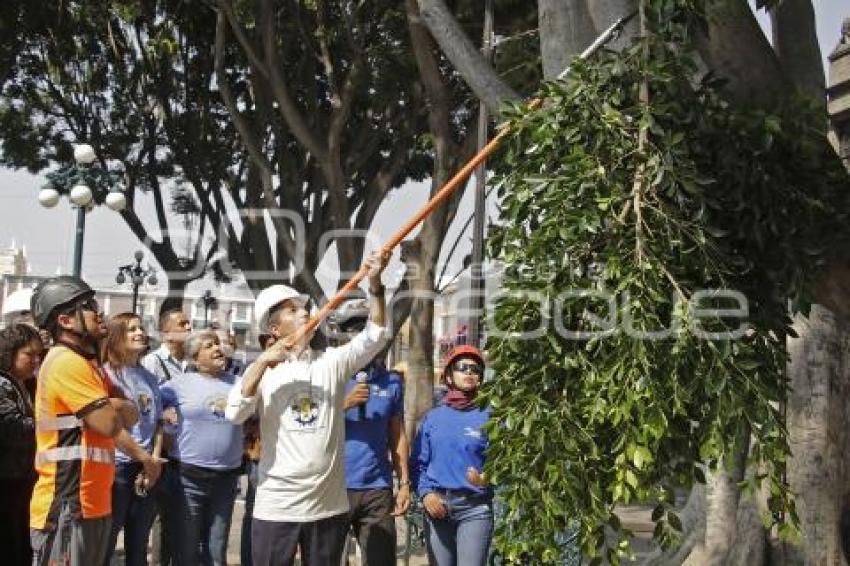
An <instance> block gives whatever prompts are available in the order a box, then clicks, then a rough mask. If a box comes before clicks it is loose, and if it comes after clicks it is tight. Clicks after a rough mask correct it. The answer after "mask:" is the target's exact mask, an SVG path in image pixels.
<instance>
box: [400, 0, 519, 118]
mask: <svg viewBox="0 0 850 566" xmlns="http://www.w3.org/2000/svg"><path fill="white" fill-rule="evenodd" d="M419 11H420V14H421V15H417V16H415V17H416V20H417V21H416V23H418V20H419V18H420V17H421V18H422V21H424V22H425V25H427V26H428V30H429V31H430V32H431V35H432V36H433V37H434V39H435V40H436V41H437V44H438V45H439V46H440V49H442V51H443V53H444V54H445V55H446V57H447V58H448V60H449V61H451V63H452V65H454V67H455V69H457V71H458V72H459V73H460V74H461V76H463V78H464V80H465V81H466V83H467V84H468V85H469V88H470V89H472V92H474V93H475V96H477V97H478V98H479V99H480V100H481V101H482V102H484V104H485V105H487V109H488V110H489V111H490V112H493V113H496V112H498V111H499V109H500V108H501V106H502V103H503V102H505V101H507V100H512V99H517V98H519V95H518V94H517V93H516V92H514V90H513V89H512V88H511V87H509V86H508V85H507V83H505V82H504V81H503V80H502V79H501V77H499V75H498V73H496V70H495V69H494V68H493V67H492V65H490V63H489V62H488V61H487V60H486V59H485V58H484V57H483V56H482V55H481V52H480V51H479V50H478V49H477V48H476V47H475V45H474V44H473V43H472V41H471V40H470V39H469V37H468V36H467V35H466V33H465V32H464V31H463V28H461V27H460V24H459V23H458V21H457V20H456V19H455V17H454V15H453V14H452V13H451V11H450V10H449V9H448V7H447V6H446V4H445V2H443V0H419Z"/></svg>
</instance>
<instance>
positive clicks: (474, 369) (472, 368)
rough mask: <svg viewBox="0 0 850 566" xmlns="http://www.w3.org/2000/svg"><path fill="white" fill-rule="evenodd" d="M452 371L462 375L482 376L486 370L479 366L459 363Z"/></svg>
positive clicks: (453, 366)
mask: <svg viewBox="0 0 850 566" xmlns="http://www.w3.org/2000/svg"><path fill="white" fill-rule="evenodd" d="M452 369H453V370H454V371H458V372H460V373H474V374H475V375H481V374H483V373H484V368H483V367H481V366H480V365H479V364H468V363H463V362H458V363H456V364H454V365H452Z"/></svg>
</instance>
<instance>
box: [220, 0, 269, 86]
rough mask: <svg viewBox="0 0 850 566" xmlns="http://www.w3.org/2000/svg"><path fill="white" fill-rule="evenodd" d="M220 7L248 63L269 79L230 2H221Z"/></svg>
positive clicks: (265, 68)
mask: <svg viewBox="0 0 850 566" xmlns="http://www.w3.org/2000/svg"><path fill="white" fill-rule="evenodd" d="M218 7H219V14H224V16H225V17H226V18H227V22H228V24H230V29H231V30H233V35H234V36H236V41H238V42H239V45H240V46H241V47H242V52H243V53H245V57H247V58H248V62H249V63H250V64H251V66H252V67H254V68H256V69H257V71H258V72H259V73H260V74H261V75H262V76H263V78H265V79H268V77H269V70H268V68H267V67H266V64H265V62H264V61H263V60H262V59H261V58H260V56H259V54H257V51H256V49H254V45H253V44H252V43H251V40H250V39H249V38H248V34H247V33H245V29H244V28H243V27H242V24H240V23H239V20H238V19H237V18H236V14H234V13H233V7H232V6H231V5H230V2H229V1H228V0H219V1H218Z"/></svg>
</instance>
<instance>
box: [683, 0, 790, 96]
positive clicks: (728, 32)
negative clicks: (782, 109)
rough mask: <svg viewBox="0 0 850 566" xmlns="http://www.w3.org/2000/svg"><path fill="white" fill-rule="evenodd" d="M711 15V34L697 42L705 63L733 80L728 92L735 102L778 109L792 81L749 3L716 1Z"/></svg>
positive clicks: (710, 8) (709, 10)
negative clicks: (784, 72) (787, 78)
mask: <svg viewBox="0 0 850 566" xmlns="http://www.w3.org/2000/svg"><path fill="white" fill-rule="evenodd" d="M707 12H708V13H707V17H708V35H707V36H700V38H699V40H698V42H697V48H698V50H699V53H700V55H701V57H702V59H703V61H704V62H705V63H706V65H707V66H708V68H709V69H711V70H712V71H714V72H715V73H716V74H717V75H719V76H721V77H723V78H725V79H727V80H728V81H729V83H728V85H727V91H728V93H729V95H730V96H731V97H732V99H733V100H734V101H735V102H737V103H739V104H750V105H754V106H758V107H761V108H768V109H769V108H771V107H774V106H775V105H776V102H777V101H778V100H779V98H780V97H781V96H782V95H783V93H785V92H787V90H788V89H787V87H788V82H787V81H786V79H785V77H784V76H783V75H782V68H781V67H780V65H779V61H778V59H777V58H776V55H775V54H774V52H773V49H772V48H771V46H770V43H768V41H767V38H766V37H765V36H764V33H763V32H762V31H761V28H760V27H759V25H758V22H757V21H756V18H755V15H754V14H753V12H752V10H751V9H750V7H749V5H748V4H747V2H745V1H744V0H715V1H714V2H709V3H708V5H707Z"/></svg>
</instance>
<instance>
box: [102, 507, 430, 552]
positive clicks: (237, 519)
mask: <svg viewBox="0 0 850 566" xmlns="http://www.w3.org/2000/svg"><path fill="white" fill-rule="evenodd" d="M243 493H244V492H243ZM244 514H245V502H244V500H243V499H242V497H241V496H239V497H237V498H236V505H235V506H234V508H233V521H232V523H231V526H230V541H229V543H228V545H227V563H228V564H230V565H231V566H233V565H236V564H240V563H241V562H240V559H239V542H240V536H239V535H240V530H241V528H242V517H243V516H244ZM396 529H397V532H398V541H399V543H400V546H399V548H398V554H399V555H400V556H401V555H403V551H404V547H403V546H401V545H403V544H404V543H405V541H406V538H407V525H406V524H405V522H404V520H403V519H400V520H398V521H397V522H396ZM356 546H357V545H356V544H355V543H354V541H353V540H352V541H351V544H349V560H348V566H359V565H360V560H359V553H358V550H357V548H356ZM123 564H124V541H123V539H122V537H121V536H120V535H119V537H118V547H117V548H116V551H115V557H114V558H113V559H112V566H123ZM398 564H399V565H404V566H426V565H427V564H428V560H427V558H426V557H425V552H424V551H423V550H421V549H419V550H418V551H416V552H414V553H413V554H412V555H411V556H410V557H409V558H408V559H404V558H399V559H398Z"/></svg>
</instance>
